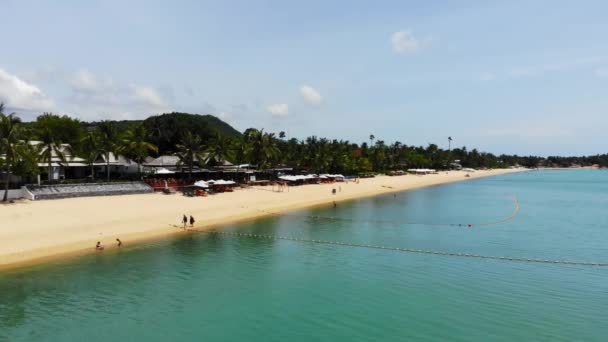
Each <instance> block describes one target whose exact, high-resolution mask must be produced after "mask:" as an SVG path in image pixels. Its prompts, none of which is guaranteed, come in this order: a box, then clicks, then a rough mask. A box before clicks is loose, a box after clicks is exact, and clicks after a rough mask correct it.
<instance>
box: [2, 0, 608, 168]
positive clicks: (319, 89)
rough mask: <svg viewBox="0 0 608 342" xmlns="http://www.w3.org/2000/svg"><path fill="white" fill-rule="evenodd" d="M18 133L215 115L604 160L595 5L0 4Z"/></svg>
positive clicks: (602, 34) (6, 90)
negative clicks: (43, 120) (43, 119)
mask: <svg viewBox="0 0 608 342" xmlns="http://www.w3.org/2000/svg"><path fill="white" fill-rule="evenodd" d="M0 9H1V11H0V12H1V13H2V20H1V25H2V29H0V42H1V43H2V45H1V48H0V50H1V51H2V52H1V53H0V101H2V102H4V103H5V105H6V106H7V107H8V110H7V112H13V111H14V112H16V113H17V114H18V115H19V116H21V117H22V118H23V119H25V120H32V119H34V118H35V117H36V116H37V115H39V114H41V113H42V112H53V113H57V114H67V115H70V116H73V117H77V118H79V119H81V120H101V119H139V118H145V117H148V116H150V115H155V114H160V113H164V112H172V111H180V112H189V113H199V114H213V115H216V116H218V117H219V118H221V119H223V120H225V121H226V122H228V123H229V124H231V125H233V126H234V127H235V128H237V129H239V130H241V131H242V130H244V129H246V128H249V127H255V128H264V129H265V130H266V131H270V132H279V131H285V132H286V133H287V136H288V138H291V137H296V138H305V137H307V136H310V135H317V136H323V137H328V138H336V139H345V140H349V141H352V142H357V143H361V142H364V141H368V140H369V135H370V134H373V135H375V136H376V139H381V140H384V141H386V142H387V143H389V142H394V141H400V142H402V143H405V144H408V145H424V146H425V145H427V144H428V143H436V144H438V145H440V146H441V147H447V137H448V136H451V137H452V138H453V142H452V146H467V147H468V148H469V149H471V148H473V147H475V148H477V149H479V150H482V151H488V152H492V153H498V154H500V153H510V154H522V155H528V154H531V155H541V156H547V155H592V154H598V153H608V139H606V138H605V133H606V130H607V129H608V43H607V42H608V20H606V13H608V2H607V1H605V0H599V1H585V0H581V1H560V0H553V1H543V0H536V1H529V0H525V1H521V0H509V1H489V0H485V1H467V0H458V1H456V0H454V1H449V0H446V1H431V0H426V1H405V0H400V1H391V0H384V1H360V0H349V1H338V0H334V1H327V0H307V1H285V0H281V1H278V0H277V1H270V0H266V1H265V0H239V1H236V0H235V1H231V0H222V1H205V0H199V1H179V0H175V1H139V0H132V1H92V0H91V1H77V0H64V1H29V0H0Z"/></svg>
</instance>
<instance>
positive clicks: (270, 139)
mask: <svg viewBox="0 0 608 342" xmlns="http://www.w3.org/2000/svg"><path fill="white" fill-rule="evenodd" d="M245 133H246V134H245V139H246V141H247V143H248V144H249V146H250V150H249V154H250V160H252V162H253V163H254V164H257V165H258V166H259V168H261V169H263V168H266V167H269V166H270V165H271V164H272V163H273V162H275V161H276V159H277V157H278V156H279V153H280V150H279V148H278V146H277V142H276V138H275V136H274V133H264V130H257V129H250V130H247V131H246V132H245Z"/></svg>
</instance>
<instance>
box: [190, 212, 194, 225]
mask: <svg viewBox="0 0 608 342" xmlns="http://www.w3.org/2000/svg"><path fill="white" fill-rule="evenodd" d="M190 227H194V217H193V216H192V215H190Z"/></svg>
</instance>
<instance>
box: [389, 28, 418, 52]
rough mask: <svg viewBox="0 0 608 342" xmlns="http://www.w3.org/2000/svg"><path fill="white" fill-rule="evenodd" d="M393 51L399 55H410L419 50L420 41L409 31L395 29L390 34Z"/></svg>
mask: <svg viewBox="0 0 608 342" xmlns="http://www.w3.org/2000/svg"><path fill="white" fill-rule="evenodd" d="M391 45H392V47H393V51H395V52H396V53H398V54H400V55H410V54H413V53H416V52H418V51H419V50H420V47H421V46H420V42H419V41H418V39H416V37H414V35H413V34H412V32H411V31H409V30H405V31H397V32H395V33H393V34H392V35H391Z"/></svg>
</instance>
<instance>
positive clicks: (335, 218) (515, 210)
mask: <svg viewBox="0 0 608 342" xmlns="http://www.w3.org/2000/svg"><path fill="white" fill-rule="evenodd" d="M513 203H514V208H513V212H512V213H511V214H510V215H509V216H507V217H505V218H503V219H500V220H496V221H488V222H477V223H428V222H409V221H397V220H357V219H351V218H347V217H338V216H320V215H298V214H281V213H273V212H271V211H267V210H260V209H258V210H259V211H261V212H264V213H266V214H269V215H274V216H288V217H300V218H309V219H313V220H328V221H343V222H356V223H375V224H391V225H419V226H434V227H468V228H473V227H480V226H481V227H483V226H491V225H499V224H504V223H507V222H509V221H511V220H513V219H515V218H516V217H517V215H519V211H520V209H521V206H520V204H519V200H518V199H517V197H516V196H515V195H514V196H513Z"/></svg>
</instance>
